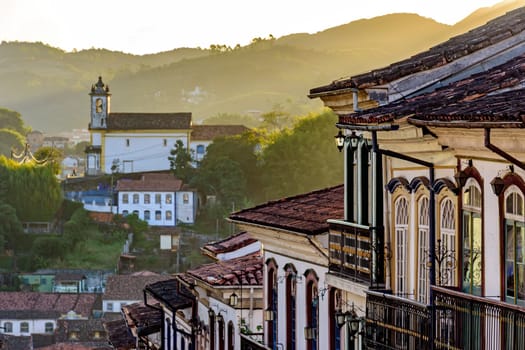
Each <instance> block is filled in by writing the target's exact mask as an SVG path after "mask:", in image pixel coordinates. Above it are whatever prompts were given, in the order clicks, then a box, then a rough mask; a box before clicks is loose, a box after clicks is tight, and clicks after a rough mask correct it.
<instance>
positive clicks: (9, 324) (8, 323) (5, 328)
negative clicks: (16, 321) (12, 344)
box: [4, 322, 13, 333]
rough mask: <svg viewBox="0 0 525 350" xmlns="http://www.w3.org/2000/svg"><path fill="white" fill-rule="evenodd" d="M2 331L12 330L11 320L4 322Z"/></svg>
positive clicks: (10, 331) (9, 331)
mask: <svg viewBox="0 0 525 350" xmlns="http://www.w3.org/2000/svg"><path fill="white" fill-rule="evenodd" d="M4 332H5V333H12V332H13V324H12V323H11V322H4Z"/></svg>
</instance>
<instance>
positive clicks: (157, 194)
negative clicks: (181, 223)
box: [155, 193, 161, 204]
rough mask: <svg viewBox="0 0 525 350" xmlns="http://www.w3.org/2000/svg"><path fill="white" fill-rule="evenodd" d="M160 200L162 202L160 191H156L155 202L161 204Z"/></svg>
mask: <svg viewBox="0 0 525 350" xmlns="http://www.w3.org/2000/svg"><path fill="white" fill-rule="evenodd" d="M160 202H161V195H160V193H155V204H160Z"/></svg>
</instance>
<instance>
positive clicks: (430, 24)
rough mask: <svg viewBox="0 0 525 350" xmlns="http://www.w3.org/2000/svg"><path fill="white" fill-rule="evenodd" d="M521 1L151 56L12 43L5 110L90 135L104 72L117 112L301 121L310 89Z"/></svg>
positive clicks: (3, 61) (5, 72)
mask: <svg viewBox="0 0 525 350" xmlns="http://www.w3.org/2000/svg"><path fill="white" fill-rule="evenodd" d="M520 2H522V1H519V2H510V3H509V2H503V3H501V4H499V5H497V6H494V7H492V8H489V9H482V10H479V11H477V12H475V13H474V14H473V15H472V16H469V17H468V18H466V19H465V20H464V21H462V22H460V23H458V24H456V25H455V26H448V25H444V24H440V23H437V22H435V21H433V20H431V19H428V18H423V17H420V16H417V15H414V14H392V15H386V16H381V17H376V18H372V19H363V20H358V21H354V22H350V23H348V24H345V25H342V26H337V27H334V28H329V29H327V30H324V31H322V32H318V33H315V34H304V33H303V34H293V35H288V36H285V37H281V38H273V37H272V36H269V37H267V38H254V40H253V41H252V43H251V44H250V45H247V46H244V47H236V48H229V47H225V46H223V45H220V43H217V45H213V46H212V47H210V48H207V49H200V48H178V49H175V50H173V51H169V52H162V53H158V54H152V55H144V56H136V55H129V54H124V53H122V52H114V51H108V50H104V49H91V50H84V51H79V52H64V51H63V50H61V49H58V48H53V47H49V46H47V45H45V44H42V43H20V42H3V43H2V44H0V106H1V107H5V108H8V109H10V110H16V111H18V112H20V113H21V115H22V117H23V119H24V121H25V123H26V124H27V125H29V126H31V127H32V128H33V129H36V130H40V131H43V132H45V133H57V132H60V131H66V130H70V129H72V128H86V127H87V125H88V122H89V97H88V93H89V91H90V87H91V85H92V84H93V83H95V82H96V80H97V78H98V76H99V75H101V76H102V77H103V79H104V82H105V83H107V84H108V85H109V86H110V89H111V92H112V94H113V95H112V101H111V102H112V103H111V109H112V111H120V112H186V111H189V112H192V113H193V118H194V121H195V122H199V121H200V120H203V119H206V118H209V117H212V116H216V115H217V114H219V113H230V114H249V113H257V112H262V113H265V112H269V111H271V110H273V109H276V108H280V109H284V110H285V111H287V112H290V113H291V114H294V115H302V114H305V113H307V112H309V111H312V110H318V109H319V108H321V103H320V101H319V100H309V99H308V98H307V96H306V95H307V94H308V91H309V89H310V88H312V87H316V86H320V85H324V84H327V83H329V82H330V81H332V80H334V79H337V78H339V77H343V76H349V75H353V74H357V73H362V72H365V71H368V70H371V69H374V68H378V67H381V66H384V65H388V64H390V63H392V62H395V61H397V60H400V59H403V58H406V57H408V56H410V55H413V54H415V53H417V52H420V51H422V50H426V49H428V48H430V47H432V46H434V45H436V44H437V43H440V42H442V41H444V40H446V39H448V38H450V37H451V36H454V35H457V34H459V33H462V32H464V31H466V30H468V29H470V28H473V27H476V26H478V25H482V24H484V23H485V22H487V21H488V20H489V19H491V18H494V17H497V16H499V15H501V14H503V13H505V12H507V11H509V10H511V9H512V8H515V7H518V6H519V5H520V4H519V3H520ZM521 5H523V4H521ZM269 34H270V33H269Z"/></svg>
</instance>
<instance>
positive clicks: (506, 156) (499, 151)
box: [484, 124, 525, 170]
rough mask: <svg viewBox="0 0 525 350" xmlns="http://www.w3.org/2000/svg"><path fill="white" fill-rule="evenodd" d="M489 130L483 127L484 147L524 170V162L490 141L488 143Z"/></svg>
mask: <svg viewBox="0 0 525 350" xmlns="http://www.w3.org/2000/svg"><path fill="white" fill-rule="evenodd" d="M522 126H523V124H522ZM490 130H491V129H490V128H485V142H484V145H485V147H486V148H488V149H489V150H491V151H492V152H494V153H496V154H497V155H499V156H500V157H502V158H503V159H506V160H508V161H509V162H511V163H512V164H514V165H516V166H517V167H519V168H520V169H522V170H525V163H523V162H522V161H520V160H519V159H517V158H514V157H513V156H511V155H510V154H508V153H507V152H505V151H503V150H502V149H501V148H499V147H497V146H496V145H493V144H492V143H490Z"/></svg>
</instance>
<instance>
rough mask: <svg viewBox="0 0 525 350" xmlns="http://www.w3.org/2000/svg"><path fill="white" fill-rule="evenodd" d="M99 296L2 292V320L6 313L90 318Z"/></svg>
mask: <svg viewBox="0 0 525 350" xmlns="http://www.w3.org/2000/svg"><path fill="white" fill-rule="evenodd" d="M97 297H98V295H97V294H88V293H81V294H69V293H37V292H0V318H2V316H1V315H3V314H4V313H10V315H13V312H14V313H15V314H19V315H22V314H24V315H26V314H28V313H38V314H42V313H47V312H49V313H50V314H57V313H58V314H66V313H67V312H68V311H74V312H75V313H77V314H81V315H82V316H84V317H87V316H90V315H91V312H92V310H93V307H94V305H95V303H96V302H97Z"/></svg>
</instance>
